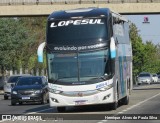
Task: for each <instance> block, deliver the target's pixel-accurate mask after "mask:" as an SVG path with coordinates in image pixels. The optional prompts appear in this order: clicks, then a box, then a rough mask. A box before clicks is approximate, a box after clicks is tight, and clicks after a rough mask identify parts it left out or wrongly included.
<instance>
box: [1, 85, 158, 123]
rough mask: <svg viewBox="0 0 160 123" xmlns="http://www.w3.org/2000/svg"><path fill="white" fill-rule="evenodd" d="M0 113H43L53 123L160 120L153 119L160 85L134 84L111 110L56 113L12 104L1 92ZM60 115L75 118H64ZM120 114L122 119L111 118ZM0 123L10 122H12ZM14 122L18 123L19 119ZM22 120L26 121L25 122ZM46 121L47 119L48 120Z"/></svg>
mask: <svg viewBox="0 0 160 123" xmlns="http://www.w3.org/2000/svg"><path fill="white" fill-rule="evenodd" d="M0 114H25V115H29V114H30V115H36V116H38V115H39V114H41V115H42V116H49V118H52V122H56V123H62V122H63V123H64V122H65V123H75V122H76V123H122V122H123V123H160V120H156V118H159V119H160V84H152V85H142V86H137V87H134V89H133V90H132V92H131V95H130V103H129V105H120V106H119V107H118V109H117V110H110V108H109V106H108V105H100V106H98V105H95V106H86V107H68V108H67V111H66V112H65V113H58V112H57V111H56V109H55V108H50V107H49V104H45V105H41V104H35V103H30V104H24V105H16V106H11V105H10V100H4V99H3V95H0ZM157 114H158V115H157ZM57 115H58V116H57ZM23 116H24V115H23ZM63 116H64V117H67V118H68V119H72V118H73V119H74V120H67V121H63ZM54 117H56V118H54ZM57 117H58V119H57ZM119 117H120V118H121V119H122V117H123V118H124V119H123V120H114V119H116V118H117V119H118V118H119ZM81 118H82V119H81ZM127 118H128V119H130V120H128V119H127ZM133 118H134V119H135V120H133ZM136 118H137V120H136ZM77 119H78V120H77ZM87 119H90V120H87ZM92 119H93V120H92ZM110 119H113V120H110ZM34 120H35V119H34ZM0 122H7V123H10V122H13V121H0ZM14 122H15V121H14ZM16 122H17V123H21V122H22V121H21V120H20V121H16ZM25 122H26V123H27V121H25ZM28 122H31V121H28ZM32 122H33V121H32ZM36 122H37V121H36ZM39 122H44V121H39ZM46 122H50V121H49V120H47V121H45V123H46Z"/></svg>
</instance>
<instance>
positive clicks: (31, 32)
mask: <svg viewBox="0 0 160 123" xmlns="http://www.w3.org/2000/svg"><path fill="white" fill-rule="evenodd" d="M45 22H46V18H38V17H37V18H1V19H0V39H1V40H0V67H1V68H5V69H8V70H10V69H14V70H19V69H20V68H21V67H23V68H28V69H29V71H31V70H32V69H34V68H35V67H40V68H41V69H42V68H45V67H46V66H45V65H39V64H38V63H37V54H36V53H37V47H38V45H39V44H40V43H41V42H43V41H44V39H45V25H46V23H45Z"/></svg>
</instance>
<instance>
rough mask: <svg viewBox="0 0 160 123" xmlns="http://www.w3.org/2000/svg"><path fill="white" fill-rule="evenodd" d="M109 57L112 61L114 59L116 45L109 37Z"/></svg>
mask: <svg viewBox="0 0 160 123" xmlns="http://www.w3.org/2000/svg"><path fill="white" fill-rule="evenodd" d="M110 55H111V58H112V59H113V58H115V57H116V45H115V40H114V38H113V37H111V42H110Z"/></svg>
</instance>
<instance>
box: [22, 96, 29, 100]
mask: <svg viewBox="0 0 160 123" xmlns="http://www.w3.org/2000/svg"><path fill="white" fill-rule="evenodd" d="M28 99H30V97H22V100H28Z"/></svg>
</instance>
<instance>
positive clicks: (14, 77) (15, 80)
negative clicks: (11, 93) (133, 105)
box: [8, 76, 20, 83]
mask: <svg viewBox="0 0 160 123" xmlns="http://www.w3.org/2000/svg"><path fill="white" fill-rule="evenodd" d="M19 77H20V76H11V77H10V78H9V79H8V83H15V82H17V80H18V78H19Z"/></svg>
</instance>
